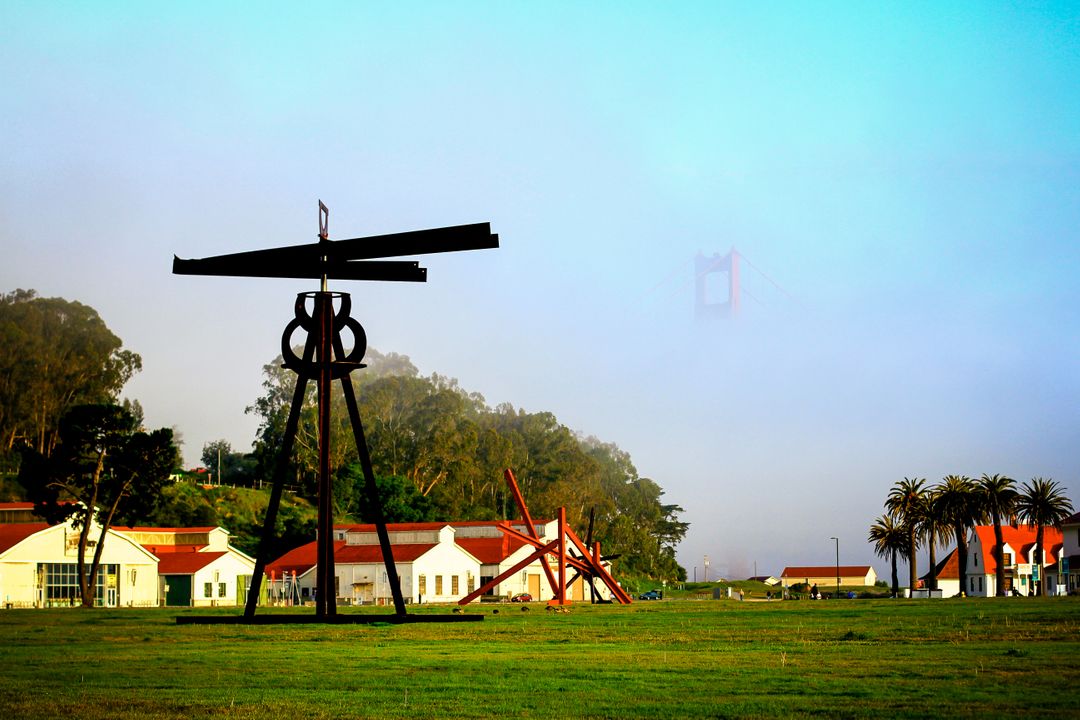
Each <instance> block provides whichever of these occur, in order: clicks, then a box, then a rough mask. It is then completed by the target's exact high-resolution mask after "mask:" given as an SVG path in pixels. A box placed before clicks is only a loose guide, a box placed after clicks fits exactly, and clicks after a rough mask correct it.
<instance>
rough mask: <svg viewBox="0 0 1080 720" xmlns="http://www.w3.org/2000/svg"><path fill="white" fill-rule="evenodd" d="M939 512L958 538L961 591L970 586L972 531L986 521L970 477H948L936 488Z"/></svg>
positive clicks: (957, 556) (957, 553) (957, 551)
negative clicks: (966, 584) (969, 560)
mask: <svg viewBox="0 0 1080 720" xmlns="http://www.w3.org/2000/svg"><path fill="white" fill-rule="evenodd" d="M933 490H934V494H935V495H936V497H937V502H936V505H937V511H938V513H939V514H940V516H941V519H942V520H943V521H944V522H945V523H946V524H948V525H949V527H951V528H952V531H953V533H955V536H956V560H957V563H958V564H959V566H960V590H961V591H963V590H964V589H965V588H964V585H965V583H967V563H968V543H967V536H968V531H969V530H970V529H971V528H973V527H975V525H976V523H978V522H980V521H981V520H982V518H983V512H982V506H981V503H980V496H979V493H978V489H977V488H976V487H975V483H974V481H972V479H971V478H969V477H967V476H966V475H946V476H945V477H944V478H942V479H941V482H939V483H938V484H937V485H935V486H934V487H933Z"/></svg>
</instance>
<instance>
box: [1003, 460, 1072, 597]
mask: <svg viewBox="0 0 1080 720" xmlns="http://www.w3.org/2000/svg"><path fill="white" fill-rule="evenodd" d="M1022 490H1023V492H1021V493H1020V495H1019V496H1018V497H1017V498H1016V517H1017V519H1018V520H1019V521H1020V522H1022V523H1026V524H1028V525H1034V526H1035V528H1036V530H1035V551H1034V553H1033V554H1032V557H1031V564H1032V565H1038V566H1039V580H1038V582H1037V583H1036V585H1035V594H1036V595H1042V589H1043V584H1042V567H1043V528H1045V527H1061V523H1062V521H1063V520H1064V519H1065V518H1067V517H1069V516H1070V515H1072V511H1073V508H1072V503H1071V502H1070V501H1069V498H1067V497H1066V496H1065V493H1064V492H1063V490H1062V487H1061V486H1060V485H1058V484H1057V483H1056V482H1054V481H1053V480H1043V479H1042V478H1041V477H1037V478H1032V479H1031V483H1030V484H1029V483H1024V485H1023V488H1022Z"/></svg>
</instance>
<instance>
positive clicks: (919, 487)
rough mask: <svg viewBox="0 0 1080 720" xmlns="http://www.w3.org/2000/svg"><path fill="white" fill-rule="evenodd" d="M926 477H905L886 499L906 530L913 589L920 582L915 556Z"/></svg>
mask: <svg viewBox="0 0 1080 720" xmlns="http://www.w3.org/2000/svg"><path fill="white" fill-rule="evenodd" d="M925 484H926V479H925V478H918V479H917V478H904V479H903V480H899V481H897V482H896V484H895V485H893V487H892V490H890V491H889V497H888V498H887V499H886V500H885V509H886V510H888V511H889V514H891V515H892V516H893V517H894V518H895V519H896V521H897V522H898V523H900V527H901V528H902V529H903V531H904V535H905V536H906V537H907V550H906V551H905V553H904V555H906V556H907V559H908V587H909V588H910V589H911V590H914V589H915V586H916V585H917V584H918V582H919V571H918V568H917V567H916V566H917V565H918V559H917V558H916V557H915V553H916V551H917V550H918V549H919V547H918V538H919V518H920V517H921V516H922V505H923V496H924V495H925V494H926V489H925V488H924V487H923V486H924V485H925Z"/></svg>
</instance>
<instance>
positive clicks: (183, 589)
mask: <svg viewBox="0 0 1080 720" xmlns="http://www.w3.org/2000/svg"><path fill="white" fill-rule="evenodd" d="M165 604H166V605H169V606H172V607H191V576H190V575H166V576H165Z"/></svg>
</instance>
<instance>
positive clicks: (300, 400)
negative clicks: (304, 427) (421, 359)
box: [244, 336, 315, 620]
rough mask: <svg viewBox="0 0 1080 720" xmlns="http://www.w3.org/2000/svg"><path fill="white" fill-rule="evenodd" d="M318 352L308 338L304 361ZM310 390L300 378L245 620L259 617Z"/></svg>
mask: <svg viewBox="0 0 1080 720" xmlns="http://www.w3.org/2000/svg"><path fill="white" fill-rule="evenodd" d="M314 353H315V343H313V342H312V341H311V337H310V336H309V337H308V340H307V343H306V344H305V345H304V361H305V362H308V361H310V360H311V356H312V355H313V354H314ZM306 389H307V379H306V378H304V377H303V376H300V375H298V376H297V378H296V389H295V390H293V399H292V405H290V406H289V419H288V420H287V421H286V422H285V435H284V437H282V439H281V450H280V451H279V454H278V458H277V463H275V465H274V477H273V480H272V483H273V484H272V486H271V489H270V502H269V503H268V504H267V506H266V517H265V518H264V519H263V531H262V537H261V538H260V539H259V552H258V556H257V557H256V558H255V570H254V572H253V574H252V576H251V587H250V588H248V598H247V605H246V606H244V618H245V619H247V620H251V619H252V618H253V617H255V606H256V605H258V604H259V592H260V590H261V588H262V579H263V573H264V572H265V571H266V563H267V561H268V560H269V558H267V555H268V554H269V552H270V541H271V538H273V537H274V525H275V524H276V523H277V513H278V507H279V506H280V505H281V491H282V488H283V487H284V485H285V473H286V472H287V471H288V469H289V459H290V458H291V456H292V447H293V441H294V440H296V429H297V427H298V426H299V424H300V410H301V408H302V407H303V405H304V392H305V390H306Z"/></svg>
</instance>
